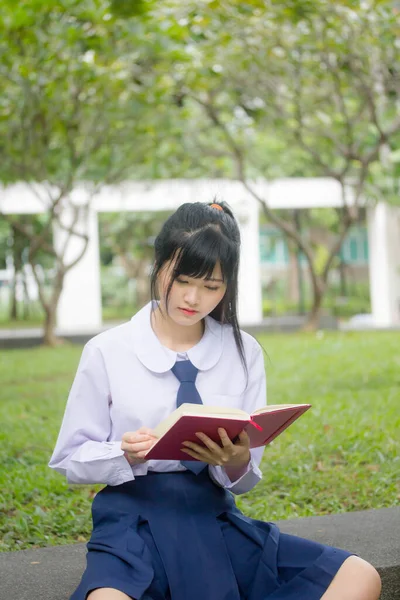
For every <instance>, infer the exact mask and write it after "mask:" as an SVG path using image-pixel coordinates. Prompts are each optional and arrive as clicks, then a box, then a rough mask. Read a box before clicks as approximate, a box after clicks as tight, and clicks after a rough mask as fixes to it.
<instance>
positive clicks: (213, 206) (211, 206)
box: [210, 204, 224, 212]
mask: <svg viewBox="0 0 400 600" xmlns="http://www.w3.org/2000/svg"><path fill="white" fill-rule="evenodd" d="M210 208H216V209H217V210H222V212H224V209H223V208H222V206H220V205H219V204H210Z"/></svg>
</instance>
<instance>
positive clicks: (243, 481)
mask: <svg viewBox="0 0 400 600" xmlns="http://www.w3.org/2000/svg"><path fill="white" fill-rule="evenodd" d="M248 378H249V380H248V385H247V389H246V391H245V396H244V402H243V410H245V411H246V412H248V413H249V414H251V413H252V412H253V411H254V410H256V409H257V408H262V407H263V406H265V405H266V404H267V382H266V375H265V366H264V355H263V350H262V348H261V346H260V345H259V344H258V343H257V342H256V341H255V340H254V347H253V352H252V356H251V360H250V362H249V365H248ZM264 449H265V447H264V446H262V447H261V448H252V449H251V450H250V454H251V460H250V462H249V464H248V466H247V470H246V472H245V473H244V474H243V475H242V476H241V477H240V478H239V479H237V480H236V481H231V480H230V479H229V477H228V475H227V474H226V471H225V469H224V467H215V466H213V465H209V467H208V469H209V473H210V477H211V478H212V479H213V480H214V481H215V483H217V484H218V485H220V486H221V487H224V488H225V489H227V490H229V491H231V492H232V493H233V494H236V495H238V494H245V493H246V492H249V491H250V490H252V489H253V487H254V486H255V485H256V484H257V483H258V482H259V481H260V480H261V479H262V473H261V471H260V468H259V465H260V463H261V459H262V456H263V453H264Z"/></svg>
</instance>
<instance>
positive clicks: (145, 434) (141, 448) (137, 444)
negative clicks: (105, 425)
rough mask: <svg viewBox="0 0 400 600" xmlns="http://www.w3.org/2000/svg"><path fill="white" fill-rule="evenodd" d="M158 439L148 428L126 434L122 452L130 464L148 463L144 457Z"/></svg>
mask: <svg viewBox="0 0 400 600" xmlns="http://www.w3.org/2000/svg"><path fill="white" fill-rule="evenodd" d="M156 439H157V438H156V437H155V435H154V434H153V431H152V430H151V429H148V428H147V427H141V428H140V429H138V430H137V431H127V432H126V433H124V435H123V436H122V442H121V450H124V456H125V458H126V459H127V461H128V462H129V464H130V465H139V464H142V463H144V462H146V459H145V457H144V456H145V454H146V452H147V451H148V450H150V448H151V447H152V445H153V444H154V442H155V441H156Z"/></svg>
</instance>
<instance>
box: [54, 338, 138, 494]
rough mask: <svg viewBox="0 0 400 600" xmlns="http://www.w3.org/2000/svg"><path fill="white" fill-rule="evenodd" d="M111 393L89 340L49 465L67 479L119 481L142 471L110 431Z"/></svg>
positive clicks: (103, 368)
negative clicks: (128, 456) (111, 435)
mask: <svg viewBox="0 0 400 600" xmlns="http://www.w3.org/2000/svg"><path fill="white" fill-rule="evenodd" d="M110 402H111V394H110V388H109V382H108V377H107V372H106V368H105V365H104V360H103V356H102V354H101V352H100V350H99V349H98V348H97V347H95V346H94V345H92V344H91V343H90V342H89V343H88V344H87V345H86V346H85V348H84V350H83V353H82V357H81V360H80V363H79V366H78V370H77V373H76V376H75V379H74V382H73V384H72V388H71V391H70V394H69V397H68V401H67V406H66V409H65V413H64V418H63V421H62V425H61V429H60V432H59V435H58V439H57V443H56V447H55V449H54V452H53V455H52V457H51V459H50V462H49V467H50V468H52V469H55V470H56V471H58V472H59V473H61V474H63V475H65V476H66V477H67V480H68V482H69V483H104V484H107V485H120V484H121V483H124V482H125V481H131V480H133V479H134V478H135V475H145V474H146V473H147V469H148V466H147V464H146V463H143V464H140V465H136V466H134V467H132V466H131V465H130V464H129V462H128V461H127V459H126V458H125V456H124V452H123V450H121V441H113V442H109V441H107V440H108V439H109V437H110V434H111V419H110V411H109V406H110Z"/></svg>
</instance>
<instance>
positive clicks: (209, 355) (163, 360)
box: [130, 302, 224, 373]
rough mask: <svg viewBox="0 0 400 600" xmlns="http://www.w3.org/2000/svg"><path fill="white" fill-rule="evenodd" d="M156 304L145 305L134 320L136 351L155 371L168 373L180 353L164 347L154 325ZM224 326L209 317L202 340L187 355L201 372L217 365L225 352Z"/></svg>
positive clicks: (142, 361)
mask: <svg viewBox="0 0 400 600" xmlns="http://www.w3.org/2000/svg"><path fill="white" fill-rule="evenodd" d="M151 309H152V303H151V302H149V303H148V304H146V306H144V307H143V308H142V309H141V310H140V311H139V312H138V313H136V315H134V316H133V317H132V319H131V321H130V323H131V326H132V333H133V342H134V350H135V353H136V355H137V357H138V358H139V360H140V362H141V363H142V364H143V365H144V366H145V367H147V368H148V369H150V371H154V373H165V372H166V371H169V370H170V369H172V367H173V366H174V364H175V362H176V355H177V352H175V351H174V350H170V349H169V348H166V347H165V346H163V345H162V344H161V342H160V340H159V339H158V337H157V336H156V334H155V333H154V331H153V328H152V326H151V321H150V317H151ZM223 332H224V328H223V325H221V323H218V321H215V319H213V318H212V317H206V318H205V329H204V334H203V337H202V338H201V340H200V341H199V342H198V343H197V344H196V345H195V346H193V347H192V348H190V349H189V350H187V351H186V352H187V355H188V357H189V359H190V360H191V362H192V363H193V364H194V366H195V367H196V368H197V369H199V371H207V370H208V369H211V368H212V367H213V366H214V365H216V364H217V362H218V360H219V359H220V357H221V354H222V344H223Z"/></svg>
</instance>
